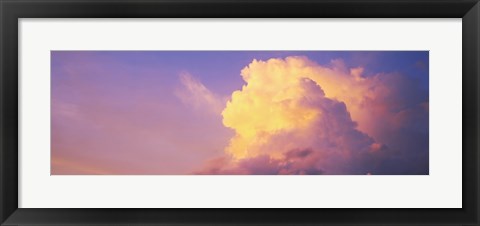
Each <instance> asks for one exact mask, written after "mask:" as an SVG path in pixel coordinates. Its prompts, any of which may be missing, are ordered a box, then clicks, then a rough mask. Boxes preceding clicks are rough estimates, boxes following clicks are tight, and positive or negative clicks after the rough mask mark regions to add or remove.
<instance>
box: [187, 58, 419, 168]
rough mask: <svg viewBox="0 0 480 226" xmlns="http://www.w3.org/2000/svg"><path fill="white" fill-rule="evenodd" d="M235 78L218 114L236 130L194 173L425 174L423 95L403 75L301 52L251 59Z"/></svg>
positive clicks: (229, 126)
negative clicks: (238, 84) (238, 80)
mask: <svg viewBox="0 0 480 226" xmlns="http://www.w3.org/2000/svg"><path fill="white" fill-rule="evenodd" d="M241 76H242V78H243V80H244V81H245V85H244V86H243V87H242V88H241V90H237V91H235V92H233V93H232V95H231V97H230V100H229V101H228V102H227V105H226V107H225V109H224V110H223V111H222V116H223V124H224V126H226V127H228V128H231V129H232V130H234V131H235V135H234V137H233V138H232V139H231V140H230V143H229V145H228V146H227V147H226V148H225V155H224V156H220V157H218V158H215V159H213V160H211V161H210V162H208V163H207V164H206V166H205V167H204V168H202V169H200V170H199V171H197V172H196V173H200V174H367V173H372V174H415V173H420V174H425V173H428V95H427V93H426V91H423V90H421V89H420V88H419V87H417V86H416V84H415V82H414V81H412V80H411V79H409V78H408V77H406V76H404V75H401V74H398V73H390V74H376V75H369V76H365V75H363V68H361V67H359V68H352V69H349V68H347V67H346V66H345V65H344V64H343V62H342V61H341V60H334V61H332V63H331V65H328V66H320V65H318V64H316V63H315V62H313V61H310V60H309V59H307V58H306V57H287V58H285V59H270V60H267V61H257V60H254V61H253V62H252V63H250V64H249V65H248V66H247V67H245V68H244V69H243V70H242V71H241ZM408 164H411V166H409V165H408Z"/></svg>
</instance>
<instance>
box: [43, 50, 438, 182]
mask: <svg viewBox="0 0 480 226" xmlns="http://www.w3.org/2000/svg"><path fill="white" fill-rule="evenodd" d="M290 56H302V58H299V59H300V60H302V61H303V59H305V60H304V61H308V62H312V63H311V64H314V65H313V66H310V65H307V66H304V67H309V68H310V67H311V68H313V69H312V70H314V71H315V72H312V73H313V75H312V76H313V77H312V78H311V79H312V81H313V82H315V83H318V84H317V85H316V86H314V88H312V91H311V92H319V93H321V96H319V97H318V98H319V99H318V104H317V103H315V104H310V105H308V108H309V109H316V108H319V109H320V108H321V109H324V110H322V112H331V114H334V115H335V116H332V117H334V119H335V120H337V118H338V117H337V116H338V115H339V114H344V115H345V117H347V118H346V119H342V120H340V119H338V123H340V124H348V125H349V126H348V128H347V129H342V130H341V131H340V130H339V131H340V132H338V133H339V134H337V135H336V136H340V137H343V136H344V137H345V139H347V140H348V141H345V140H342V141H341V143H342V145H340V146H341V147H342V148H343V149H345V150H346V151H345V153H347V154H348V161H347V160H344V159H339V158H343V157H338V155H337V154H335V155H330V154H326V153H327V152H321V151H319V150H317V149H318V147H324V144H325V142H327V141H328V142H330V140H329V139H330V138H329V137H325V138H322V139H321V142H320V140H318V141H317V140H315V139H316V138H315V136H302V137H300V138H299V137H298V136H296V135H295V134H293V133H294V132H293V131H296V132H295V133H296V134H299V133H303V132H305V134H309V133H310V132H312V131H313V132H312V133H315V134H316V133H319V132H318V131H320V132H321V131H324V128H326V127H322V128H317V127H315V128H313V127H312V128H309V129H308V133H307V131H306V130H305V131H300V130H291V131H290V132H289V133H288V134H287V133H284V134H280V132H275V133H274V134H273V133H272V134H270V135H269V136H268V142H275V143H269V146H270V147H273V146H275V144H280V143H282V142H283V141H280V140H281V139H280V138H281V137H286V138H285V139H293V141H292V142H295V139H307V140H308V142H310V141H311V146H309V147H305V148H306V149H305V150H310V151H304V152H302V151H301V150H299V149H298V150H297V149H295V148H293V149H292V150H289V151H288V152H286V151H285V152H282V153H279V154H278V155H279V156H284V157H275V155H276V154H275V153H273V152H268V153H267V152H263V150H266V149H262V151H259V150H256V149H255V152H254V151H253V149H254V148H253V146H251V147H252V152H250V153H255V154H252V156H248V157H247V158H243V157H242V159H240V160H238V159H237V160H231V158H230V157H228V160H225V158H226V157H224V156H225V155H226V154H225V153H226V152H228V151H227V149H228V148H227V147H229V145H230V146H231V144H230V142H231V140H232V139H233V137H234V136H245V135H241V134H240V133H241V132H239V131H238V130H237V129H233V128H237V127H238V126H237V124H232V126H226V125H225V123H226V122H225V119H224V116H222V111H223V110H224V109H225V104H226V102H227V101H231V98H232V93H233V92H234V91H236V90H242V87H243V86H245V85H247V82H246V81H245V79H243V78H242V76H241V71H242V69H244V68H245V67H247V66H249V65H250V64H251V63H252V61H253V60H254V59H256V60H258V61H260V62H268V63H265V64H261V65H260V66H261V67H260V66H258V67H257V68H258V69H255V70H258V71H260V70H263V67H269V68H271V67H270V66H269V65H270V64H273V63H274V62H273V61H268V60H269V59H272V58H278V59H281V61H280V62H281V63H282V64H285V65H287V66H285V67H283V66H282V68H284V69H285V70H287V69H288V71H295V70H297V68H295V70H293V69H292V70H290V68H289V67H294V66H291V65H290V64H289V63H288V62H289V61H288V60H287V59H286V58H287V57H290ZM307 59H308V60H307ZM338 61H340V62H341V66H339V65H338V64H337V63H333V62H338ZM428 62H429V61H428V52H426V51H416V52H415V51H381V52H380V51H376V52H358V51H333V52H328V51H303V52H295V51H52V52H51V85H52V86H51V89H52V93H51V119H52V122H51V128H52V129H51V135H52V136H51V139H52V142H51V145H52V146H51V159H52V165H51V170H52V171H51V173H52V174H53V175H58V174H119V175H132V174H135V175H139V174H142V175H144V174H160V175H161V174H167V175H179V174H191V173H196V172H201V173H205V172H206V173H207V174H280V173H282V172H287V173H288V174H296V173H299V172H300V174H305V173H306V174H321V173H325V174H366V173H374V174H428V76H429V75H428ZM295 67H296V66H295ZM302 67H303V66H302ZM250 68H251V70H252V72H250V73H252V76H253V75H255V76H258V77H259V78H267V76H270V75H265V76H264V77H261V75H260V74H261V73H260V72H258V73H259V74H258V75H257V74H254V73H256V72H257V71H253V68H254V66H252V65H250ZM322 68H326V69H325V70H327V69H328V70H331V73H339V74H341V73H343V74H348V75H352V76H353V75H355V74H356V73H357V72H356V71H355V70H351V69H355V68H362V70H361V72H359V73H361V75H359V76H360V78H361V79H366V81H365V82H362V83H361V84H363V85H364V86H365V87H367V85H369V84H375V85H370V86H371V87H367V88H366V89H363V90H361V91H359V92H361V94H359V95H364V94H365V98H364V99H362V100H368V101H370V102H368V103H369V104H371V105H370V107H368V109H369V111H370V110H371V109H377V108H378V109H380V110H378V111H375V112H377V113H378V114H379V117H376V118H378V122H371V121H369V120H371V119H369V118H367V119H365V120H364V117H363V115H364V114H363V113H362V112H361V108H359V107H358V106H365V103H367V102H365V103H364V102H362V104H364V105H358V106H357V105H355V106H351V105H350V102H349V101H350V99H348V98H349V97H348V96H347V97H345V98H347V99H345V100H343V99H342V98H343V96H340V97H338V98H337V97H330V96H329V95H331V94H330V93H332V91H329V89H328V88H327V87H326V85H325V86H324V84H319V83H320V82H318V81H320V80H321V79H322V77H321V76H323V75H322V73H323V72H322V70H323V69H322ZM339 68H342V69H339ZM269 70H270V69H269ZM305 70H307V69H305ZM308 70H310V69H308ZM265 73H270V72H265ZM292 73H294V72H292ZM315 73H317V74H319V75H318V76H319V79H320V80H315V78H317V77H315V76H317V75H316V74H315ZM325 73H327V72H325ZM329 73H330V72H329ZM287 76H288V74H287ZM302 76H303V75H302ZM309 76H310V75H309ZM332 76H334V75H332ZM367 80H368V81H371V83H367ZM295 81H296V80H295ZM322 81H323V80H322ZM332 81H337V80H335V79H334V80H332ZM338 81H341V80H338ZM352 81H353V80H352ZM362 81H363V80H362ZM254 82H256V81H253V80H251V82H248V85H249V86H251V90H252V91H249V90H247V89H244V90H243V91H242V95H245V96H246V98H250V97H248V96H247V95H261V94H258V92H257V91H256V90H254V87H253V86H254V85H255V83H254ZM307 83H308V81H307ZM258 84H265V87H267V86H269V85H270V84H271V87H275V82H274V81H273V82H271V83H258ZM295 84H297V83H295ZM335 85H338V86H339V87H341V86H342V83H338V84H335ZM309 86H310V85H309V84H302V85H300V86H299V87H300V88H301V90H307V88H306V87H309ZM281 87H286V86H281ZM288 87H290V86H288ZM315 87H316V88H315ZM318 87H321V88H318ZM317 88H318V89H317ZM322 89H323V91H324V92H322V91H321V90H322ZM382 89H383V90H385V91H381V90H382ZM308 90H310V88H308ZM330 90H334V89H330ZM365 90H373V91H372V93H373V94H371V95H370V94H367V91H365ZM379 90H380V91H379ZM309 92H310V91H309ZM368 92H370V91H368ZM323 93H325V94H323ZM322 95H325V96H322ZM339 95H342V94H339ZM369 95H370V96H369ZM327 97H328V98H327ZM301 98H310V97H308V93H307V94H305V95H304V96H302V97H301ZM242 100H243V99H242ZM261 100H269V99H268V98H267V99H261ZM296 101H297V100H296ZM303 102H304V101H301V103H303ZM269 103H270V102H269ZM299 103H300V102H299ZM351 103H352V104H356V103H357V102H354V101H352V102H351ZM235 104H236V105H237V106H240V104H245V103H240V102H239V101H237V102H233V103H232V108H233V107H234V106H235ZM264 105H265V104H264ZM327 105H328V106H329V107H328V108H327V107H326V106H327ZM205 106H208V107H205ZM242 106H246V108H249V109H252V112H251V115H254V114H255V112H254V110H255V109H257V108H255V107H254V106H253V105H252V106H250V107H249V105H242ZM330 106H332V107H331V109H336V110H329V109H330ZM342 106H345V107H342ZM419 106H426V110H419V109H420V107H419ZM338 108H340V109H341V110H338ZM357 108H358V109H360V110H356V109H357ZM259 109H260V108H258V109H257V111H260V110H259ZM325 109H326V110H325ZM422 109H424V108H422ZM234 110H235V111H233V110H232V112H234V114H235V117H248V115H249V114H246V116H245V115H240V116H239V115H238V114H237V113H236V112H237V111H238V109H234ZM288 110H289V112H292V111H293V110H295V109H293V110H292V109H291V108H288ZM357 112H360V113H357ZM366 112H367V111H366ZM367 113H368V112H367ZM367 113H365V114H367ZM272 114H273V113H272ZM350 114H351V115H352V119H351V118H350ZM372 114H373V113H372ZM258 115H261V114H260V113H259V114H258ZM357 115H358V116H357ZM383 116H385V117H384V118H382V117H383ZM225 117H226V116H225ZM272 117H273V116H272ZM362 117H363V118H362ZM356 118H359V120H360V118H361V120H363V121H362V122H360V124H359V125H358V126H357V122H356V121H355V120H356ZM235 120H236V119H235ZM245 120H247V121H248V118H247V119H245ZM322 120H326V119H322ZM332 120H333V119H330V120H327V121H332ZM381 120H386V121H388V123H393V124H392V125H394V124H395V123H397V124H398V123H400V124H401V125H400V124H399V125H396V124H395V125H396V126H392V125H390V124H388V123H385V122H382V121H381ZM320 121H321V120H316V121H315V123H320ZM322 122H323V121H322ZM362 123H363V124H362ZM350 124H351V126H350ZM370 124H372V126H369V125H370ZM295 125H297V124H295ZM319 125H320V124H319ZM322 125H324V124H322ZM382 125H384V126H383V127H382ZM235 126H237V127H235ZM240 126H241V125H240ZM324 126H328V125H324ZM344 127H345V126H342V127H339V128H344ZM384 127H385V128H384ZM252 128H256V126H255V125H253V127H252ZM328 128H330V127H328ZM364 128H365V129H364ZM250 129H251V128H250ZM269 131H270V132H271V130H269ZM282 131H284V130H282ZM299 131H300V132H299ZM315 131H317V132H315ZM332 131H333V129H332ZM335 131H336V130H335ZM236 134H237V135H236ZM239 134H240V135H239ZM255 134H257V135H258V134H261V133H260V132H259V133H255ZM287 135H288V136H287ZM325 136H327V135H325ZM251 139H253V138H251ZM356 139H357V140H358V139H362V140H363V141H362V142H363V143H358V142H356V141H357V140H356ZM275 140H278V141H275ZM250 141H251V140H250ZM350 141H352V142H350ZM353 141H355V142H353ZM239 142H246V141H245V140H242V141H239ZM308 142H307V143H308ZM322 142H323V143H322ZM332 142H333V141H332ZM335 142H336V141H335ZM339 142H340V141H339ZM365 142H366V143H365ZM250 143H251V142H250ZM319 143H322V144H319ZM344 143H352V145H353V144H355V145H357V146H358V147H360V145H367V146H368V147H370V149H371V150H370V149H369V151H368V150H367V151H365V153H362V154H358V156H357V154H355V152H352V150H351V149H355V147H356V146H351V145H350V146H348V145H343V144H344ZM248 145H253V144H248ZM293 145H294V144H293ZM292 147H293V146H292ZM335 147H337V146H335ZM255 148H257V146H255ZM302 148H303V147H302ZM329 148H330V147H329ZM267 149H268V148H267ZM343 149H342V150H343ZM377 149H378V150H382V152H383V153H381V154H377V153H375V154H372V153H371V152H372V150H374V151H376V150H377ZM293 150H296V151H293ZM322 150H323V149H322ZM325 150H326V149H325ZM329 150H330V149H329ZM332 150H335V149H332ZM310 153H312V154H310ZM352 153H353V154H352ZM352 155H353V156H354V157H351V156H352ZM292 156H293V157H292ZM287 157H288V158H287ZM291 158H293V159H291ZM297 158H302V160H297ZM345 158H346V157H345ZM219 159H220V160H219ZM212 162H213V164H214V165H215V167H216V168H214V169H215V170H214V171H212V170H211V169H210V168H208V167H210V166H211V165H212ZM292 162H293V163H292ZM307 163H308V164H307ZM218 164H220V166H219V165H218ZM286 164H287V165H288V164H292V165H295V167H297V166H298V167H300V168H298V167H297V168H298V169H297V168H295V167H293V166H290V165H288V170H286V169H285V165H286ZM335 164H348V165H349V167H334V166H330V165H335ZM312 167H313V168H312ZM294 169H295V170H296V171H295V170H294ZM313 169H315V170H313ZM329 170H330V171H329Z"/></svg>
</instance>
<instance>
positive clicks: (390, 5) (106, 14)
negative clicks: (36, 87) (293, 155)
mask: <svg viewBox="0 0 480 226" xmlns="http://www.w3.org/2000/svg"><path fill="white" fill-rule="evenodd" d="M0 15H1V17H0V19H1V22H0V24H1V31H0V34H1V37H0V38H1V42H0V50H1V53H0V54H1V55H0V57H1V60H0V68H1V77H0V78H1V80H0V87H1V90H0V91H1V92H0V115H1V117H0V125H1V127H0V164H1V165H0V170H1V172H0V185H1V186H0V222H1V225H27V224H28V225H66V224H77V225H82V224H84V225H105V224H109V225H147V224H148V225H150V224H152V225H246V224H251V225H379V224H387V225H478V224H479V208H478V204H479V195H478V190H479V155H478V150H479V149H478V142H479V139H478V135H479V134H478V131H479V121H478V116H479V104H478V102H479V96H480V95H479V85H480V84H479V79H478V78H479V63H480V61H479V60H480V58H479V54H480V49H479V41H480V37H479V32H480V27H479V20H480V17H479V16H480V4H479V3H478V0H301V1H295V0H283V1H280V0H223V1H218V0H176V1H174V0H141V1H135V0H111V1H106V0H98V1H95V0H62V1H59V0H37V1H34V0H0ZM157 17H159V18H462V59H463V63H462V68H463V72H462V76H463V77H462V92H463V93H462V106H463V107H462V134H463V135H462V136H463V138H462V142H463V143H462V146H463V147H462V154H463V156H462V161H463V164H462V167H463V168H462V183H463V185H462V186H463V191H462V195H463V197H462V202H463V208H458V209H28V208H18V202H17V200H18V142H19V137H18V113H19V111H18V95H19V93H18V91H19V89H18V19H19V18H157ZM72 195H73V194H72ZM129 195H135V194H129ZM439 198H441V197H439Z"/></svg>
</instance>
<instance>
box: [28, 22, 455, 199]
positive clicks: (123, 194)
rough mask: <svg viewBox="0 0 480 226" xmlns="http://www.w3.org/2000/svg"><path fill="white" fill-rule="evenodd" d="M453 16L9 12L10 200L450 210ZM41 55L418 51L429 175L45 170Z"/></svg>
mask: <svg viewBox="0 0 480 226" xmlns="http://www.w3.org/2000/svg"><path fill="white" fill-rule="evenodd" d="M461 33H462V26H461V19H355V20H351V19H268V20H265V19H262V20H260V19H249V20H246V19H221V20H217V19H196V20H191V19H128V20H127V19H108V20H106V19H21V20H20V21H19V37H20V40H19V44H20V46H19V62H20V65H19V71H20V81H19V82H20V89H19V92H20V93H19V97H20V109H19V112H20V125H19V126H20V134H19V137H20V141H19V146H20V153H19V160H20V162H19V207H21V208H53V207H108V208H124V207H130V208H136V207H145V208H148V207H152V208H153V207H155V208H160V207H273V208H275V207H327V208H344V207H351V208H362V207H387V208H404V207H408V208H410V207H419V208H447V207H448V208H461V207H462V202H461V197H462V185H461V182H462V181H461V173H462V171H461V167H462V161H461V151H462V83H461V81H462V77H461V76H462V68H461V65H462V64H461V63H462V55H461ZM51 50H429V51H430V103H429V106H430V175H426V176H50V51H51Z"/></svg>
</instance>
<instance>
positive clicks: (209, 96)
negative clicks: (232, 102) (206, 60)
mask: <svg viewBox="0 0 480 226" xmlns="http://www.w3.org/2000/svg"><path fill="white" fill-rule="evenodd" d="M179 79H180V83H181V85H182V86H181V87H180V88H178V89H177V90H175V95H176V96H177V97H178V98H179V99H180V100H181V101H182V102H183V103H184V104H186V105H188V106H191V107H193V108H194V109H196V110H207V111H208V112H211V113H214V114H218V115H219V114H220V112H221V111H222V109H223V108H224V107H225V103H226V101H227V99H226V98H223V97H220V96H219V95H217V94H215V93H213V92H212V91H210V90H209V89H208V88H207V87H205V86H204V85H203V84H202V83H201V82H200V81H198V80H196V79H195V78H194V77H193V76H191V75H190V74H188V73H186V72H183V73H181V74H180V75H179Z"/></svg>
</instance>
